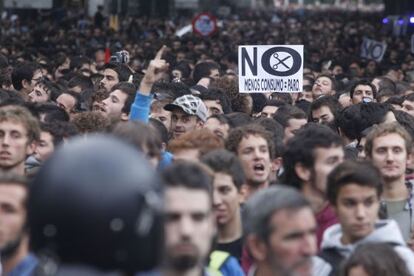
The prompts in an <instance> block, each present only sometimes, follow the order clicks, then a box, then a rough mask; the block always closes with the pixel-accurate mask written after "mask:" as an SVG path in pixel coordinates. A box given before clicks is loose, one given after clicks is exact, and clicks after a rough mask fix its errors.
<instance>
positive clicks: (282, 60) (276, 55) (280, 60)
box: [273, 53, 291, 70]
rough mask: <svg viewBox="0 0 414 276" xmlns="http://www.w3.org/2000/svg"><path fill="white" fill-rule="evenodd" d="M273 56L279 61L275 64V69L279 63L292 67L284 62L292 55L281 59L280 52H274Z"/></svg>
mask: <svg viewBox="0 0 414 276" xmlns="http://www.w3.org/2000/svg"><path fill="white" fill-rule="evenodd" d="M273 57H274V58H275V59H277V61H278V63H276V64H275V65H273V69H275V70H276V69H277V67H278V66H279V64H281V65H283V66H285V67H286V69H290V67H289V66H287V65H286V63H285V62H284V61H285V60H287V59H289V58H290V57H291V56H287V57H285V58H284V59H280V58H279V54H278V53H274V54H273Z"/></svg>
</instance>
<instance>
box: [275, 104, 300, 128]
mask: <svg viewBox="0 0 414 276" xmlns="http://www.w3.org/2000/svg"><path fill="white" fill-rule="evenodd" d="M273 119H275V120H276V121H277V122H278V123H279V124H281V125H282V126H283V128H286V127H288V125H289V120H290V119H307V117H306V113H305V112H304V111H303V110H302V109H300V108H298V107H295V106H291V105H285V106H281V107H279V109H278V110H277V111H276V113H275V114H273Z"/></svg>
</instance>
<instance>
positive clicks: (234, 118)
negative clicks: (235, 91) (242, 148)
mask: <svg viewBox="0 0 414 276" xmlns="http://www.w3.org/2000/svg"><path fill="white" fill-rule="evenodd" d="M225 116H226V117H227V119H228V120H229V125H230V127H231V128H234V127H241V126H244V125H247V124H250V123H251V122H252V118H251V117H250V116H249V115H248V114H246V113H244V112H232V113H229V114H226V115H225Z"/></svg>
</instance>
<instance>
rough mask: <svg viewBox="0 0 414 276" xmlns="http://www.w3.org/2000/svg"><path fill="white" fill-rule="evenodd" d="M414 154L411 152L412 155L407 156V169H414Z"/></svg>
mask: <svg viewBox="0 0 414 276" xmlns="http://www.w3.org/2000/svg"><path fill="white" fill-rule="evenodd" d="M413 154H414V153H413V152H412V151H411V153H409V154H407V161H406V166H407V168H412V167H413V161H414V159H413Z"/></svg>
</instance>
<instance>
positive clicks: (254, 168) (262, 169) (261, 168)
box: [253, 164, 265, 172]
mask: <svg viewBox="0 0 414 276" xmlns="http://www.w3.org/2000/svg"><path fill="white" fill-rule="evenodd" d="M264 169H265V167H264V165H263V164H256V165H254V166H253V170H254V171H259V172H263V171H264Z"/></svg>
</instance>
